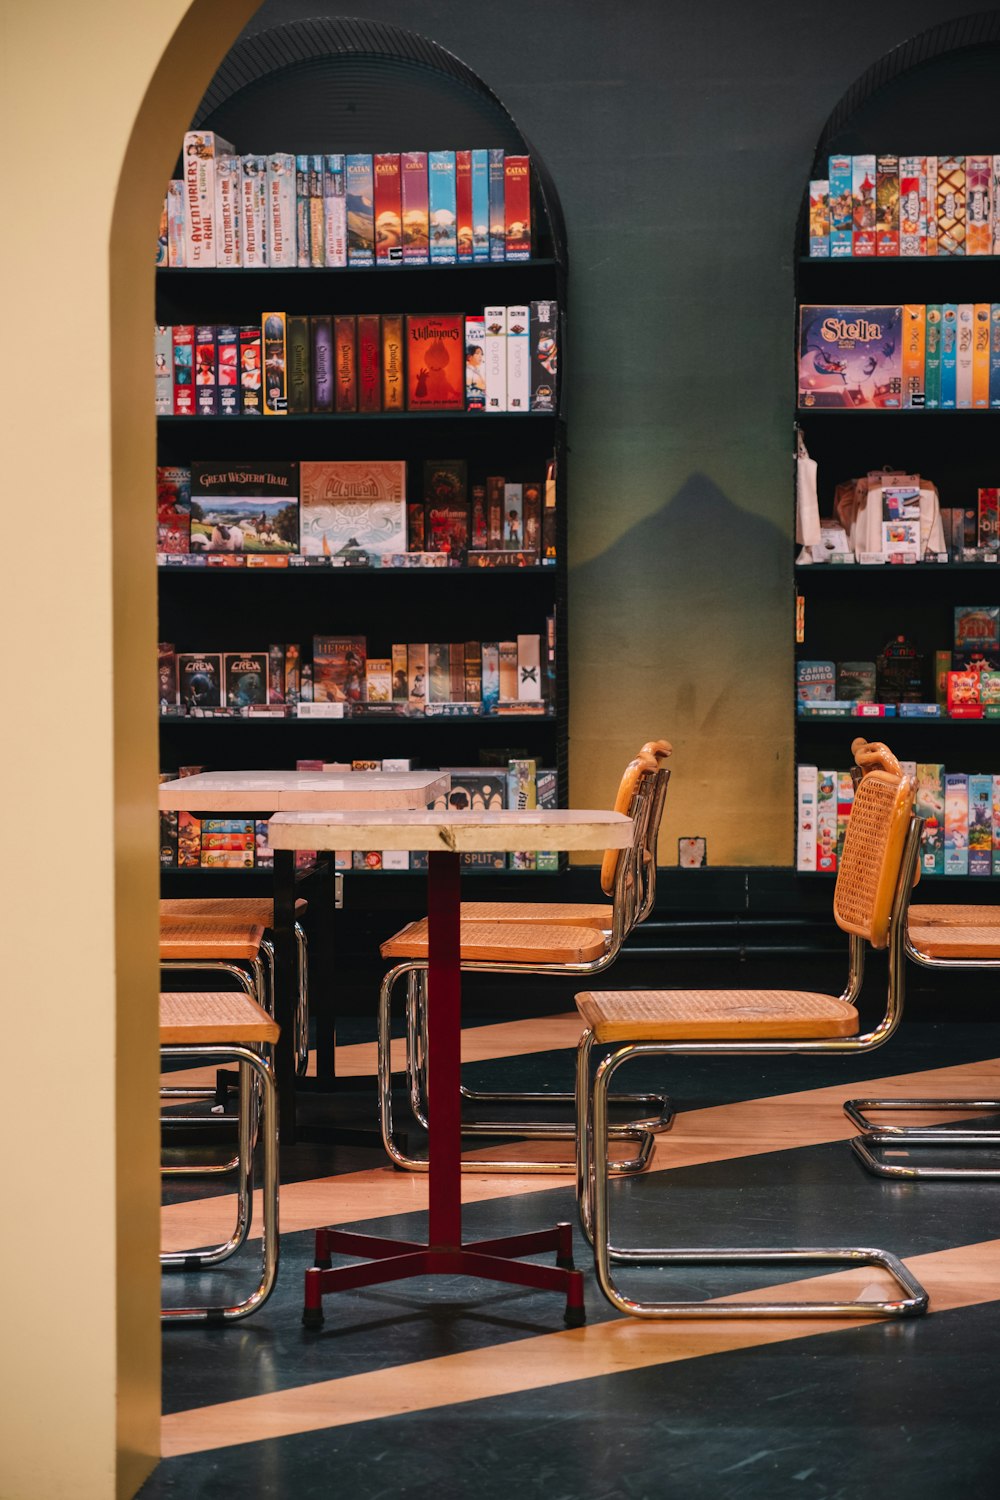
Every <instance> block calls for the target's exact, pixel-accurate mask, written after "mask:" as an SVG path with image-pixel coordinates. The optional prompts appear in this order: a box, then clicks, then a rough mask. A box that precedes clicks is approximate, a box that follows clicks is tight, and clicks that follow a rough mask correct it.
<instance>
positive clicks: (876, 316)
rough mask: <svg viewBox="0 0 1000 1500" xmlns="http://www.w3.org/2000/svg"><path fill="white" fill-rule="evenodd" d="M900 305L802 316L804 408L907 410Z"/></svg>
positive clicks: (817, 309)
mask: <svg viewBox="0 0 1000 1500" xmlns="http://www.w3.org/2000/svg"><path fill="white" fill-rule="evenodd" d="M901 317H902V308H901V307H900V306H894V307H893V306H882V305H879V306H868V307H826V306H812V305H808V304H806V305H803V306H802V307H801V308H800V311H799V397H798V399H799V406H800V407H807V408H811V407H824V408H829V407H850V408H865V407H867V408H878V409H889V410H891V409H897V408H899V407H900V406H901V405H902V349H901V342H902V341H901V326H900V324H901Z"/></svg>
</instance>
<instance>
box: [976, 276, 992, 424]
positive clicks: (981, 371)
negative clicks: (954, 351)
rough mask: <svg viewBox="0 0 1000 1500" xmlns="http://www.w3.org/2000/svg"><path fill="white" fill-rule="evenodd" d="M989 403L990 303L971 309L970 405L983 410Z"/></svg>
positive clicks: (980, 304) (983, 303) (982, 303)
mask: <svg viewBox="0 0 1000 1500" xmlns="http://www.w3.org/2000/svg"><path fill="white" fill-rule="evenodd" d="M989 404H990V304H989V303H988V302H977V303H975V304H974V306H973V309H972V405H973V407H975V408H976V410H978V411H985V410H986V408H987V407H988V406H989Z"/></svg>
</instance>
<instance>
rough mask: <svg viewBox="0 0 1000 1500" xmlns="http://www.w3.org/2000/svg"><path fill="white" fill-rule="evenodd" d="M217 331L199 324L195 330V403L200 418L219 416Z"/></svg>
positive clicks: (209, 326)
mask: <svg viewBox="0 0 1000 1500" xmlns="http://www.w3.org/2000/svg"><path fill="white" fill-rule="evenodd" d="M216 363H217V355H216V343H215V329H214V327H212V326H211V325H210V324H209V325H205V324H198V325H196V326H195V330H194V386H195V394H194V402H195V411H196V412H197V414H198V416H199V417H215V416H218V411H219V407H218V398H217V383H216Z"/></svg>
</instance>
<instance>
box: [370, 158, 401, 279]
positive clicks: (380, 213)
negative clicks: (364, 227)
mask: <svg viewBox="0 0 1000 1500" xmlns="http://www.w3.org/2000/svg"><path fill="white" fill-rule="evenodd" d="M372 166H373V174H374V186H375V205H374V207H375V264H376V265H377V266H397V265H402V263H403V207H402V190H401V183H400V164H399V152H398V151H384V152H378V153H376V155H375V157H374V158H373V163H372Z"/></svg>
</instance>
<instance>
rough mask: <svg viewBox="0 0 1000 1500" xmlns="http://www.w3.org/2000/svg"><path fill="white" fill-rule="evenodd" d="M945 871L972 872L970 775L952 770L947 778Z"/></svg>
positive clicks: (945, 788) (960, 873) (964, 873)
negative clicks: (970, 868) (970, 851)
mask: <svg viewBox="0 0 1000 1500" xmlns="http://www.w3.org/2000/svg"><path fill="white" fill-rule="evenodd" d="M944 873H945V874H946V875H968V873H969V778H968V776H967V775H965V773H964V772H955V771H949V772H946V773H945V778H944Z"/></svg>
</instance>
